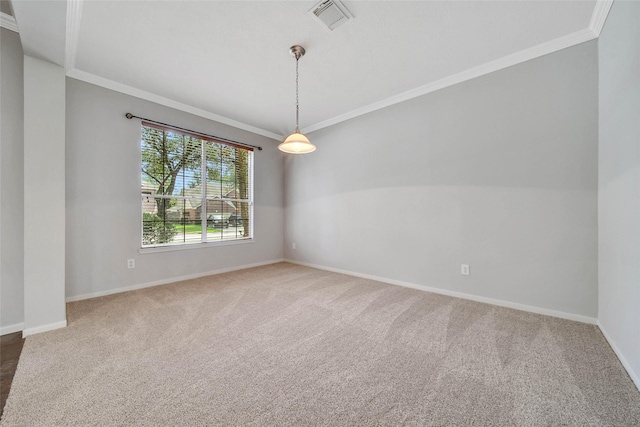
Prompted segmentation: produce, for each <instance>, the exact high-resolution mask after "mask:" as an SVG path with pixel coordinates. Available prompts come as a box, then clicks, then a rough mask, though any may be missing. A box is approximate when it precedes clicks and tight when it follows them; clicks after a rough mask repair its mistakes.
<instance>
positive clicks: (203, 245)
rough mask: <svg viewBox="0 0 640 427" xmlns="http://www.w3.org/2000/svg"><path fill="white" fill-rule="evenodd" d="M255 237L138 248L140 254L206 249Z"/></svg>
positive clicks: (249, 240)
mask: <svg viewBox="0 0 640 427" xmlns="http://www.w3.org/2000/svg"><path fill="white" fill-rule="evenodd" d="M254 241H255V239H253V238H252V237H247V238H246V239H234V240H226V241H224V240H221V241H218V242H206V243H187V244H180V245H167V246H147V247H144V248H140V249H138V253H140V254H154V253H158V252H173V251H186V250H190V249H204V248H217V247H220V246H231V245H244V244H247V243H253V242H254Z"/></svg>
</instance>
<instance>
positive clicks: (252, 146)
mask: <svg viewBox="0 0 640 427" xmlns="http://www.w3.org/2000/svg"><path fill="white" fill-rule="evenodd" d="M124 116H125V117H126V118H127V119H129V120H131V119H133V118H136V119H141V120H144V121H147V122H151V123H155V124H158V125H162V126H166V127H169V128H173V129H177V130H183V131H185V132H191V133H195V134H198V135H202V136H208V137H209V138H215V139H219V140H220V141H224V142H229V143H232V144H236V145H241V146H244V147H251V148H257V149H258V150H260V151H262V147H260V146H257V145H251V144H245V143H244V142H238V141H234V140H232V139H227V138H221V137H219V136H215V135H209V134H208V133H204V132H198V131H197V130H191V129H186V128H181V127H180V126H174V125H169V124H167V123H162V122H159V121H157V120H151V119H146V118H144V117H140V116H134V115H133V114H131V113H127V114H125V115H124Z"/></svg>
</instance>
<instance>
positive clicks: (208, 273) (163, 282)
mask: <svg viewBox="0 0 640 427" xmlns="http://www.w3.org/2000/svg"><path fill="white" fill-rule="evenodd" d="M283 261H284V259H282V258H280V259H274V260H270V261H263V262H257V263H254V264H245V265H239V266H236V267H229V268H221V269H218V270H212V271H206V272H204V273H195V274H188V275H186V276H178V277H171V278H168V279H162V280H156V281H154V282H147V283H140V284H138V285H132V286H125V287H122V288H115V289H107V290H106V291H99V292H92V293H88V294H81V295H73V296H70V297H67V298H66V301H67V302H73V301H81V300H84V299H89V298H98V297H103V296H106V295H113V294H119V293H122V292H129V291H136V290H138V289H144V288H150V287H153V286H160V285H167V284H169V283H174V282H181V281H183V280H191V279H198V278H200V277H205V276H213V275H215V274H222V273H229V272H231V271H237V270H245V269H247V268H254V267H261V266H263V265H269V264H276V263H278V262H283Z"/></svg>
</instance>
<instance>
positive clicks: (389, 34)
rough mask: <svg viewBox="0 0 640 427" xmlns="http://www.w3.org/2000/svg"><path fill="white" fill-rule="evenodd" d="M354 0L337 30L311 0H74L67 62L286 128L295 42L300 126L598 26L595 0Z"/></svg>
mask: <svg viewBox="0 0 640 427" xmlns="http://www.w3.org/2000/svg"><path fill="white" fill-rule="evenodd" d="M14 3H18V2H14ZM343 3H344V4H345V6H346V7H347V9H348V10H349V11H350V12H351V14H352V15H353V16H354V19H353V20H351V21H349V22H347V23H346V24H344V25H343V26H341V27H339V28H338V29H336V30H334V31H329V30H327V29H326V28H323V27H322V26H321V24H320V23H318V21H316V20H315V19H314V18H313V17H312V16H311V15H310V14H309V13H308V11H309V10H310V9H311V8H312V7H313V6H314V4H316V2H308V1H282V2H277V1H254V2H252V1H132V0H129V1H99V0H85V1H77V0H76V1H73V2H69V3H68V4H69V5H70V7H73V8H75V9H74V10H75V14H73V13H72V14H68V15H67V16H68V21H67V40H66V43H67V52H66V55H67V56H66V57H67V64H66V65H67V73H68V74H69V75H70V76H72V77H76V78H81V79H84V80H87V81H91V82H93V83H98V84H102V85H104V86H107V87H112V88H116V89H118V90H122V91H129V92H132V93H134V94H140V93H143V94H146V95H149V96H157V97H161V98H159V99H163V100H167V102H169V104H170V103H171V102H176V105H185V106H189V107H194V108H195V109H197V111H202V112H209V113H212V114H214V115H218V116H223V117H224V118H228V119H231V121H235V122H239V123H242V124H246V125H248V127H249V128H257V129H258V130H259V131H260V132H261V133H264V134H268V135H272V136H273V135H276V136H277V135H284V134H287V133H289V132H291V131H292V130H293V127H294V124H295V114H294V113H295V60H294V59H293V58H292V57H291V56H290V55H289V52H288V48H289V46H291V45H293V44H301V45H302V46H304V47H305V48H306V49H307V54H306V55H305V56H304V57H303V58H302V59H301V60H300V103H301V105H300V109H301V116H300V121H301V123H300V125H301V128H302V129H303V130H304V129H305V128H307V129H315V128H319V127H322V125H323V123H324V124H330V123H332V122H337V121H339V118H340V117H342V118H348V117H350V114H351V115H353V114H352V112H354V111H363V110H366V109H367V108H369V109H372V108H373V107H371V106H372V105H373V106H375V105H378V106H384V105H385V100H389V99H391V98H393V97H398V96H399V95H400V96H402V94H403V93H407V92H411V91H414V92H415V91H416V90H417V89H418V90H419V88H421V87H425V86H428V85H430V84H433V83H434V82H438V81H445V80H446V79H447V78H449V77H450V76H452V75H457V74H458V73H464V72H465V71H467V70H470V69H474V68H477V67H482V66H483V64H487V63H491V62H492V61H494V62H495V61H500V59H501V58H504V57H508V56H509V55H512V56H513V55H514V54H517V53H518V52H521V51H526V50H527V49H529V50H531V49H532V48H534V47H536V46H539V45H543V44H545V43H546V44H549V43H550V42H553V41H555V40H558V39H563V38H564V39H571V36H572V35H574V34H577V33H580V32H581V31H585V30H587V29H588V28H589V26H590V22H591V20H592V15H593V13H594V7H595V6H596V2H595V1H471V2H465V1H408V2H405V1H381V2H378V1H344V2H343ZM14 9H15V8H14ZM16 12H17V11H16ZM72 12H73V10H72ZM16 15H17V20H18V26H19V27H21V33H22V26H21V21H20V19H21V17H20V15H19V14H18V13H16ZM25 15H26V14H25ZM70 29H71V31H70ZM70 37H71V43H70V40H69V38H70ZM576 40H578V41H580V40H582V39H580V38H576ZM76 47H77V48H76ZM70 49H71V51H70ZM443 79H444V80H443ZM149 96H147V97H148V98H149ZM387 104H388V103H387ZM337 118H338V119H337ZM262 131H264V132H262Z"/></svg>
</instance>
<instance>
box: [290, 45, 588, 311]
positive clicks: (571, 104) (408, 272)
mask: <svg viewBox="0 0 640 427" xmlns="http://www.w3.org/2000/svg"><path fill="white" fill-rule="evenodd" d="M597 84H598V81H597V45H596V42H595V41H593V42H588V43H585V44H581V45H578V46H575V47H572V48H569V49H565V50H562V51H560V52H556V53H554V54H551V55H546V56H544V57H541V58H538V59H535V60H532V61H528V62H526V63H523V64H520V65H517V66H514V67H510V68H507V69H504V70H501V71H498V72H495V73H491V74H489V75H486V76H483V77H480V78H477V79H473V80H471V81H468V82H465V83H461V84H458V85H455V86H452V87H449V88H446V89H443V90H440V91H437V92H434V93H431V94H428V95H425V96H422V97H420V98H416V99H414V100H411V101H407V102H404V103H401V104H398V105H395V106H392V107H389V108H386V109H384V110H380V111H377V112H374V113H371V114H368V115H365V116H362V117H358V118H356V119H353V120H350V121H348V122H344V123H342V124H339V125H336V126H333V127H330V128H326V129H323V130H320V131H317V132H313V133H311V134H310V135H309V136H310V138H311V139H312V141H313V142H314V143H315V144H316V145H317V147H318V150H317V151H316V152H315V153H313V154H310V155H305V156H299V157H293V156H291V157H288V158H287V159H286V161H285V218H286V223H287V227H286V229H285V232H286V234H285V248H286V249H285V257H286V258H287V259H291V260H295V261H300V262H305V263H310V264H315V265H320V266H324V267H329V268H334V269H342V270H347V271H352V272H356V273H360V274H368V275H373V276H377V277H381V278H386V279H392V280H395V281H401V282H406V283H409V284H415V285H422V286H429V287H434V288H439V289H442V290H446V291H452V292H461V293H466V294H470V295H475V296H480V297H484V298H492V299H497V300H504V301H507V302H511V303H517V304H525V305H528V306H533V307H539V308H542V309H545V310H552V311H556V312H562V313H569V314H575V315H578V316H587V317H589V318H592V319H593V318H595V316H596V313H597V228H596V227H597V216H596V215H597V194H596V190H597V117H598V116H597V114H598V105H597V102H598V100H597V95H598V93H597ZM293 243H296V245H297V249H295V250H293V249H292V244H293ZM463 263H464V264H470V266H471V275H470V276H468V277H465V276H461V274H460V265H461V264H463Z"/></svg>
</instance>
